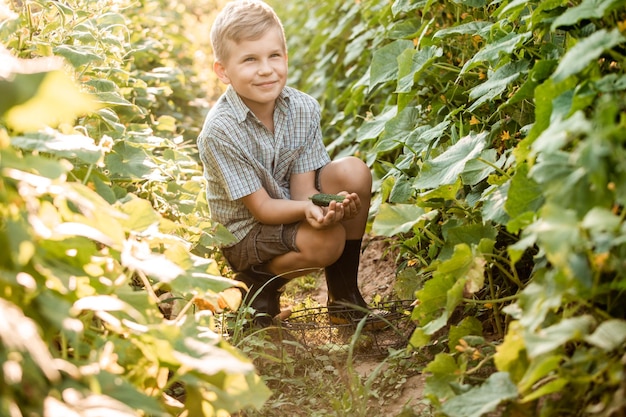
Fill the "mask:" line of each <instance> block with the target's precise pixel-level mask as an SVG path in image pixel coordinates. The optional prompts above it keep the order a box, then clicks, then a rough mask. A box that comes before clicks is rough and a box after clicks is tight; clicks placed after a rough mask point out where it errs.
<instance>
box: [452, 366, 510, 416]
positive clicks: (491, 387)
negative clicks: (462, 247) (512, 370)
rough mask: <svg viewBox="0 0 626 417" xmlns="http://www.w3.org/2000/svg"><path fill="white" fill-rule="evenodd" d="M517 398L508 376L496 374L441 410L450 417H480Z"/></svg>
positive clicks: (500, 373) (506, 374)
mask: <svg viewBox="0 0 626 417" xmlns="http://www.w3.org/2000/svg"><path fill="white" fill-rule="evenodd" d="M517 396H518V392H517V387H515V385H514V384H513V382H511V378H510V377H509V374H508V373H506V372H496V373H494V374H492V375H491V376H490V377H489V378H488V379H487V381H485V383H484V384H483V385H480V386H478V387H474V388H472V389H471V390H469V391H467V392H465V393H463V394H461V395H459V396H456V397H453V398H450V399H449V400H448V401H446V402H445V403H444V404H443V407H442V408H441V410H442V411H443V412H444V413H445V414H446V415H448V416H450V417H480V416H482V415H485V414H487V413H489V412H491V411H494V410H495V409H496V408H497V407H498V406H499V405H500V404H502V403H503V402H505V401H509V400H514V399H516V398H517Z"/></svg>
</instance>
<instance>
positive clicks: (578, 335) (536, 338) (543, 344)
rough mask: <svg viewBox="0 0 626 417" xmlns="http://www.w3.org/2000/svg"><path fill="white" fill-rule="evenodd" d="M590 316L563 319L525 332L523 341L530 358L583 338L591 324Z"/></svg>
mask: <svg viewBox="0 0 626 417" xmlns="http://www.w3.org/2000/svg"><path fill="white" fill-rule="evenodd" d="M593 321H594V320H593V318H592V317H591V316H580V317H573V318H569V319H563V320H561V321H560V322H559V323H557V324H554V325H552V326H550V327H546V328H544V329H540V330H539V331H538V332H526V333H525V334H524V341H525V342H526V343H525V344H526V350H527V352H528V356H529V357H530V358H535V357H538V356H540V355H543V354H545V353H548V352H552V351H553V350H555V349H557V348H559V347H562V346H564V345H565V344H566V343H568V342H576V341H580V340H583V338H584V337H585V336H587V335H588V334H589V330H590V328H591V325H592V324H593Z"/></svg>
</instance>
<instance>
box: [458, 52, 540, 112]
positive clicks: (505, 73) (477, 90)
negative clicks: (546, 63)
mask: <svg viewBox="0 0 626 417" xmlns="http://www.w3.org/2000/svg"><path fill="white" fill-rule="evenodd" d="M528 67H529V63H528V61H526V60H520V61H514V62H509V63H508V64H505V65H503V66H501V67H500V68H498V69H497V70H496V71H495V72H493V73H490V74H489V78H488V80H487V81H485V82H484V83H482V84H479V85H477V86H476V87H474V88H472V89H471V90H470V91H469V96H470V98H471V99H477V100H476V101H475V102H474V103H472V105H471V106H470V107H469V108H468V111H470V112H471V111H474V110H476V109H477V108H478V107H480V106H481V105H483V104H484V103H486V102H488V101H491V100H493V99H495V98H496V97H499V96H500V95H501V94H502V93H503V92H504V91H505V90H506V89H507V87H508V86H509V85H510V84H511V83H512V82H513V81H515V80H517V79H518V78H519V77H520V76H521V75H522V74H524V73H525V72H526V71H527V70H528Z"/></svg>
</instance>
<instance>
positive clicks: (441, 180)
mask: <svg viewBox="0 0 626 417" xmlns="http://www.w3.org/2000/svg"><path fill="white" fill-rule="evenodd" d="M486 138H487V134H486V133H485V132H482V133H480V134H478V135H474V134H471V135H468V136H465V137H463V138H461V139H460V140H459V141H458V142H457V143H455V144H454V145H452V146H450V147H449V148H448V149H446V151H445V152H444V153H442V154H441V155H439V156H438V157H436V158H435V159H432V160H427V161H426V162H425V163H424V166H423V168H422V172H421V174H420V176H419V178H418V179H417V181H415V183H414V187H415V188H417V189H427V188H436V187H439V186H440V185H444V184H454V183H455V182H456V180H457V178H458V176H459V175H461V173H462V172H463V170H464V169H465V164H466V163H467V161H470V160H472V159H474V158H476V157H477V156H478V155H480V153H481V152H482V150H483V149H484V148H485V146H486Z"/></svg>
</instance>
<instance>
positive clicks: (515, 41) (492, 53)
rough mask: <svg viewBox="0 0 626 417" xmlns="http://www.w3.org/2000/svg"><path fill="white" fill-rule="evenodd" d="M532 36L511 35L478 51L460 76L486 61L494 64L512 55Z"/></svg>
mask: <svg viewBox="0 0 626 417" xmlns="http://www.w3.org/2000/svg"><path fill="white" fill-rule="evenodd" d="M531 36H532V32H524V33H514V32H513V33H509V34H507V35H506V36H504V37H502V38H500V39H498V40H497V41H495V42H491V43H488V44H486V45H485V47H483V49H481V50H480V51H478V52H477V53H476V54H475V55H474V56H473V57H472V58H471V59H469V60H468V61H467V62H466V63H465V65H463V68H461V73H460V75H463V74H465V72H467V71H469V70H470V69H472V68H474V67H475V66H477V65H478V64H480V63H481V62H484V61H488V62H490V63H492V64H494V63H495V62H496V61H497V60H498V59H499V58H500V55H510V54H512V53H513V52H514V51H515V50H516V49H517V48H519V46H520V45H521V44H522V43H524V42H526V41H527V40H528V39H530V37H531Z"/></svg>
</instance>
